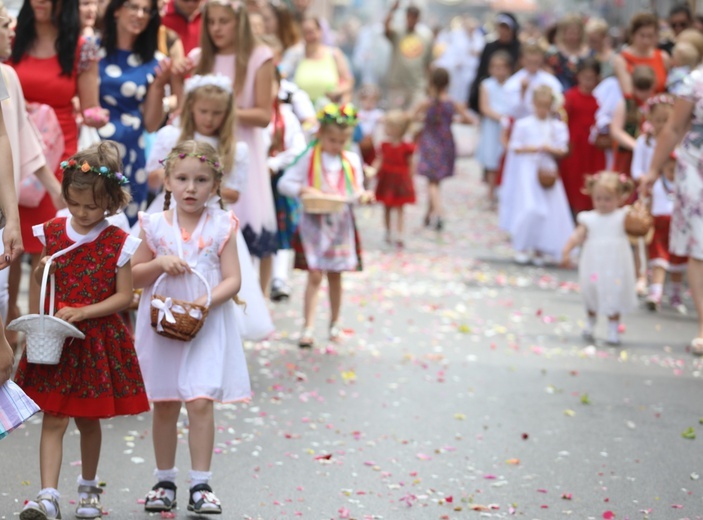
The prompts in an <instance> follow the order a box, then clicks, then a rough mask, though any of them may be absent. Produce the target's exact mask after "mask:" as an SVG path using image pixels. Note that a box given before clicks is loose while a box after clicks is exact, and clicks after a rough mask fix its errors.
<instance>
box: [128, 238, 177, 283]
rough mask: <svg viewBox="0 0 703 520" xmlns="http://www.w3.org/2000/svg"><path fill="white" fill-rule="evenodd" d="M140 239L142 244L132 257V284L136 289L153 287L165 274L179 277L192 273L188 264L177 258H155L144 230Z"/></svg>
mask: <svg viewBox="0 0 703 520" xmlns="http://www.w3.org/2000/svg"><path fill="white" fill-rule="evenodd" d="M139 238H140V239H141V241H142V243H141V244H139V247H138V248H137V252H136V253H134V255H133V256H132V283H133V285H134V288H135V289H141V288H142V287H146V286H147V285H151V284H152V283H154V282H155V281H156V279H157V278H158V277H159V276H161V275H162V274H163V273H168V274H170V275H172V276H177V275H179V274H183V273H186V272H190V267H189V266H188V263H187V262H186V261H185V260H182V259H180V258H178V257H177V256H174V255H167V256H154V253H153V252H152V251H151V249H149V246H148V245H147V243H146V234H145V233H144V230H142V231H141V232H140V233H139Z"/></svg>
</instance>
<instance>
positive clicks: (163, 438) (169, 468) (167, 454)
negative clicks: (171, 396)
mask: <svg viewBox="0 0 703 520" xmlns="http://www.w3.org/2000/svg"><path fill="white" fill-rule="evenodd" d="M180 413H181V402H180V401H162V402H157V403H154V415H153V419H152V439H153V443H154V457H155V458H156V471H155V472H154V474H155V476H156V480H157V483H156V485H155V486H154V487H153V488H152V491H151V492H149V494H148V495H147V498H146V504H145V509H146V510H147V511H170V510H171V508H172V506H171V504H172V503H173V501H174V500H175V498H176V475H177V473H178V470H177V469H176V446H177V445H178V430H177V426H178V416H179V415H180Z"/></svg>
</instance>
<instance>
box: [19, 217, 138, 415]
mask: <svg viewBox="0 0 703 520" xmlns="http://www.w3.org/2000/svg"><path fill="white" fill-rule="evenodd" d="M68 225H70V223H69V222H68V221H67V219H66V218H55V219H53V220H50V221H49V222H47V223H46V224H44V237H45V240H46V254H47V255H51V254H53V253H56V252H58V251H60V250H62V249H65V248H67V247H68V246H70V245H71V244H73V243H74V242H73V240H71V238H70V237H69V236H68V232H67V229H66V227H67V226H68ZM128 239H129V235H127V233H125V232H124V231H122V230H121V229H119V228H117V227H115V226H108V227H107V228H106V229H104V230H103V231H102V232H101V233H100V235H99V236H98V237H97V238H96V239H95V240H94V241H93V242H90V243H87V244H84V245H82V246H80V247H78V248H77V249H74V250H73V251H70V252H68V253H66V254H65V255H62V256H60V257H59V258H57V259H56V273H55V275H56V299H57V308H61V307H67V306H69V307H83V306H87V305H92V304H94V303H98V302H101V301H103V300H105V299H107V298H109V297H110V296H112V295H113V294H114V293H115V290H116V284H117V270H118V268H119V264H118V260H120V257H121V253H122V250H123V248H124V247H125V243H126V242H127V241H128ZM132 252H133V251H132ZM47 307H48V306H47ZM75 325H76V327H78V329H80V330H81V331H82V332H83V333H84V334H85V339H84V340H79V339H72V340H71V339H68V340H66V343H65V344H64V347H63V352H62V353H61V360H60V361H59V364H58V365H37V364H34V363H28V362H27V355H26V354H23V355H22V360H21V361H20V365H19V369H18V371H17V376H16V378H15V381H16V382H17V384H18V385H20V386H21V387H22V389H23V390H24V391H25V392H26V393H27V395H29V396H30V397H31V398H32V399H34V401H35V402H36V403H37V404H38V405H39V406H40V407H41V409H42V410H43V411H44V412H48V413H51V414H55V415H62V416H69V417H86V418H92V419H99V418H107V417H114V416H116V415H132V414H138V413H142V412H146V411H148V410H149V403H148V401H147V397H146V392H145V390H144V382H143V380H142V374H141V370H140V368H139V362H138V361H137V355H136V352H135V350H134V341H133V338H132V336H131V335H130V333H129V331H128V330H127V327H126V326H125V324H124V322H123V321H122V319H121V318H120V317H119V316H118V315H117V314H111V315H109V316H104V317H102V318H94V319H87V320H83V321H81V322H78V323H76V324H75Z"/></svg>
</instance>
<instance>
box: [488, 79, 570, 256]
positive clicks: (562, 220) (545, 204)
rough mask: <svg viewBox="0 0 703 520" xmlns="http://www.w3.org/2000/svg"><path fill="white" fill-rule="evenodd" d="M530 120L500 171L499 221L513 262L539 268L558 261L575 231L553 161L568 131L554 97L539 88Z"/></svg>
mask: <svg viewBox="0 0 703 520" xmlns="http://www.w3.org/2000/svg"><path fill="white" fill-rule="evenodd" d="M532 104H533V106H534V114H533V115H529V116H527V117H524V118H522V119H520V120H518V121H517V122H516V123H515V126H514V127H513V131H512V133H511V135H510V141H509V143H508V155H507V157H506V160H505V168H504V170H503V183H502V185H501V191H500V207H499V217H500V225H501V227H502V228H503V229H504V230H505V231H507V232H508V233H510V238H511V241H512V246H513V250H514V251H515V262H516V263H518V264H521V265H524V264H527V263H529V262H530V261H531V262H532V263H533V264H535V265H537V266H543V265H544V264H545V263H546V262H548V261H549V260H552V259H553V260H556V261H558V257H559V255H560V253H561V250H562V248H563V247H564V244H565V243H566V241H567V239H568V238H569V235H571V233H572V232H573V230H574V224H573V220H572V217H571V212H570V211H569V203H568V200H567V198H566V192H565V191H564V185H563V184H562V181H561V179H559V178H558V171H557V163H556V159H559V158H561V157H563V156H564V155H565V154H566V152H567V150H568V143H569V131H568V129H567V128H566V125H565V124H564V123H563V122H561V121H559V120H558V119H555V118H554V117H553V110H554V91H553V90H552V89H551V88H550V87H548V86H546V85H542V86H540V87H537V88H536V89H535V90H534V92H533V95H532ZM540 171H542V172H544V173H547V174H549V175H551V177H552V178H554V182H553V185H552V186H551V187H544V186H542V184H541V182H540V179H539V177H540Z"/></svg>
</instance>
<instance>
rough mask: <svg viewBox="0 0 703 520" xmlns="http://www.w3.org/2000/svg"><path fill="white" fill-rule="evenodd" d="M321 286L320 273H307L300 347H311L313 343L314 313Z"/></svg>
mask: <svg viewBox="0 0 703 520" xmlns="http://www.w3.org/2000/svg"><path fill="white" fill-rule="evenodd" d="M321 284H322V271H308V283H307V286H306V287H305V301H304V304H303V315H304V318H305V324H304V325H303V335H302V336H301V337H300V341H299V345H300V346H301V347H311V346H312V343H313V338H312V334H313V333H312V330H313V327H314V326H315V312H316V311H317V298H318V294H319V292H320V285H321Z"/></svg>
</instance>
